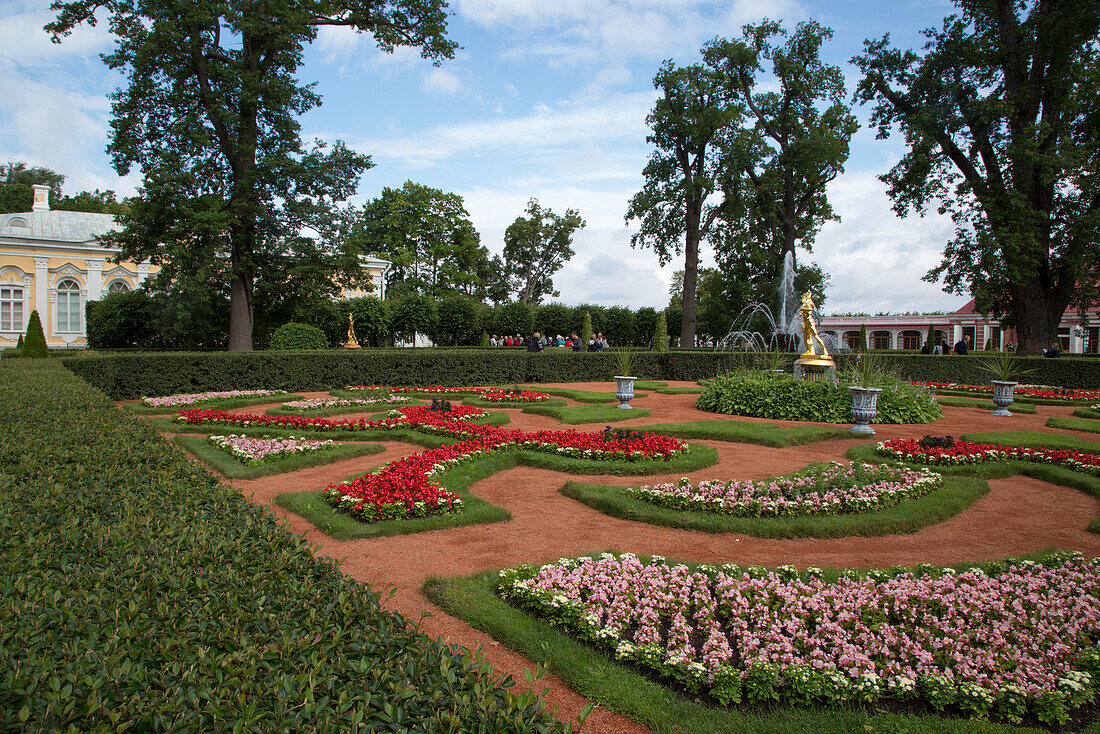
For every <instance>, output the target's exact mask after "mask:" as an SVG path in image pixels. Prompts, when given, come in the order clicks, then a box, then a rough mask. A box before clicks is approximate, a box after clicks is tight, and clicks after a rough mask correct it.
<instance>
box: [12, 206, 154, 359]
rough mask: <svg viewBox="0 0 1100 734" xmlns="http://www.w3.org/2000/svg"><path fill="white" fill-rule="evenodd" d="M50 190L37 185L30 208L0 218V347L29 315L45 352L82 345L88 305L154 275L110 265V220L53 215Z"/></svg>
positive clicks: (150, 269) (146, 267)
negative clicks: (106, 240) (36, 321)
mask: <svg viewBox="0 0 1100 734" xmlns="http://www.w3.org/2000/svg"><path fill="white" fill-rule="evenodd" d="M48 192H49V189H48V188H47V187H44V186H42V187H39V186H36V187H35V200H34V209H33V211H30V212H25V213H18V214H2V215H0V348H4V347H9V346H14V345H15V343H16V342H17V341H18V339H19V336H20V335H21V334H24V333H25V332H26V330H27V322H28V321H29V319H30V315H31V312H32V311H38V316H39V318H40V319H41V321H42V329H43V331H44V332H45V334H46V343H47V344H48V345H49V346H50V347H54V348H66V347H69V348H80V347H85V346H87V335H86V334H87V332H86V329H85V323H84V307H85V306H86V305H87V303H88V302H89V301H96V300H99V299H100V298H102V297H103V296H105V295H107V294H108V293H110V292H114V291H119V290H133V289H135V288H138V287H140V286H141V285H142V284H143V283H144V282H145V279H146V278H148V277H149V276H150V275H152V274H154V273H156V271H157V268H156V266H152V265H150V264H149V263H134V262H122V263H114V262H111V258H113V257H115V256H116V255H117V254H118V250H117V249H112V248H106V247H102V246H101V245H99V244H98V239H99V237H101V236H102V235H104V234H106V233H107V232H109V231H111V230H113V229H115V228H116V227H117V223H116V222H115V219H114V217H112V216H111V215H109V214H90V213H87V212H64V211H51V210H50V208H49V200H48Z"/></svg>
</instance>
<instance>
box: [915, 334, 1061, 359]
mask: <svg viewBox="0 0 1100 734" xmlns="http://www.w3.org/2000/svg"><path fill="white" fill-rule="evenodd" d="M1005 351H1006V352H1015V351H1016V345H1015V344H1006V345H1005ZM920 353H921V354H958V355H960V356H964V357H965V356H966V355H967V354H969V353H970V337H969V336H964V337H963V338H962V339H959V340H958V341H957V342H955V347H954V351H952V348H951V347H950V346H948V344H947V340H946V339H940V341H939V342H938V343H936V344H934V345H933V344H931V343H930V342H925V343H924V346H923V347H921V350H920ZM1043 356H1044V357H1061V356H1062V350H1061V349H1060V348H1059V346H1058V342H1055V343H1053V344H1051V345H1050V348H1049V349H1044V350H1043Z"/></svg>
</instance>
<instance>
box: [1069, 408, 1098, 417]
mask: <svg viewBox="0 0 1100 734" xmlns="http://www.w3.org/2000/svg"><path fill="white" fill-rule="evenodd" d="M1073 414H1074V415H1075V416H1078V417H1079V418H1100V410H1096V409H1095V408H1078V409H1077V410H1075V411H1073Z"/></svg>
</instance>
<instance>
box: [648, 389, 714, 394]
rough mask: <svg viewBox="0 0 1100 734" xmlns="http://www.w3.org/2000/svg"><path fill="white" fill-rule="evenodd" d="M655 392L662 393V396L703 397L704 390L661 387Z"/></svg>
mask: <svg viewBox="0 0 1100 734" xmlns="http://www.w3.org/2000/svg"><path fill="white" fill-rule="evenodd" d="M653 392H656V393H660V394H661V395H702V394H703V388H701V387H661V388H657V389H656V390H654V391H653Z"/></svg>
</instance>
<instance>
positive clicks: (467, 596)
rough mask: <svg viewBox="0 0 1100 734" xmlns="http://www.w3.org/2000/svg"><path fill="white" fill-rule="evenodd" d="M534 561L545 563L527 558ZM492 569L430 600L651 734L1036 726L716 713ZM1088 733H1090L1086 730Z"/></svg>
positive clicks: (432, 584) (919, 731) (1002, 731)
mask: <svg viewBox="0 0 1100 734" xmlns="http://www.w3.org/2000/svg"><path fill="white" fill-rule="evenodd" d="M532 560H533V561H535V562H539V561H542V560H549V559H532ZM496 579H497V572H496V571H487V572H485V573H481V574H477V575H476V576H469V577H465V578H454V579H439V578H430V579H428V580H427V582H426V583H425V585H424V591H425V593H426V594H427V596H428V598H429V599H431V600H432V601H433V602H435V603H436V604H438V605H439V606H440V607H442V608H443V610H444V611H446V612H447V613H448V614H452V615H454V616H456V617H458V618H460V619H462V620H463V621H465V622H466V623H468V624H470V625H471V626H473V627H474V628H476V629H479V630H481V631H483V632H485V633H487V634H489V635H491V636H492V637H493V638H494V639H496V640H498V641H500V642H501V643H503V644H504V645H506V646H507V647H508V648H510V649H512V650H515V651H516V652H519V653H520V654H522V655H524V656H525V657H527V658H528V659H530V660H531V661H532V662H535V663H539V664H545V665H547V666H549V669H550V671H551V672H553V673H554V674H555V675H558V676H560V677H561V678H562V680H564V681H565V683H566V684H567V685H568V686H569V687H570V688H572V689H574V690H576V691H577V692H579V693H580V694H582V695H584V696H586V697H588V698H590V699H592V700H593V701H595V702H596V703H598V704H599V705H601V706H603V707H605V708H607V709H610V710H611V711H615V712H617V713H620V714H623V715H624V716H628V717H630V718H631V719H633V720H634V721H637V722H639V723H641V724H644V725H645V726H648V727H650V728H651V729H653V731H655V732H660V733H662V734H664V733H669V734H671V733H674V732H675V733H682V732H707V733H708V734H710V733H717V734H790V732H807V733H808V732H813V733H814V734H852V733H853V732H881V733H883V734H942V733H943V732H948V731H950V732H953V733H958V734H995V733H996V734H1009V733H1011V734H1022V732H1036V734H1037V733H1038V732H1039V731H1040V730H1037V729H1023V728H1018V727H1011V726H1004V725H1000V724H994V723H991V722H988V721H973V720H966V719H946V718H943V717H939V716H934V715H930V714H925V715H911V714H908V715H902V714H893V713H877V712H876V713H869V712H867V711H865V710H864V709H862V708H859V707H858V706H855V705H846V706H835V707H823V706H822V707H812V708H810V707H799V706H790V705H782V706H769V707H763V708H756V709H746V710H740V709H733V708H719V707H715V706H711V705H708V704H705V703H701V702H699V701H698V699H696V698H695V697H685V696H681V695H679V694H678V693H676V692H675V691H673V690H672V689H671V688H669V687H668V686H665V685H662V684H660V683H657V682H655V681H653V680H651V679H649V678H647V677H646V676H644V675H642V674H640V673H638V672H636V671H635V670H633V669H632V668H629V667H627V666H625V665H621V664H619V663H617V662H615V661H614V660H612V659H611V658H610V657H609V656H608V655H607V653H605V652H604V651H603V650H599V649H597V648H595V647H593V646H591V645H588V644H586V643H584V642H581V641H578V640H576V639H574V638H572V637H570V636H569V635H568V634H566V633H565V632H563V631H561V630H560V629H558V628H556V627H553V626H551V625H549V624H547V623H546V622H543V621H541V620H539V619H537V618H535V617H534V616H532V615H529V614H527V613H525V612H523V611H520V610H519V609H516V608H515V607H513V606H511V605H509V604H506V603H505V602H503V601H501V600H500V598H499V597H497V595H496V593H495V586H496ZM1088 731H1092V732H1095V731H1096V727H1095V726H1090V727H1089V728H1088Z"/></svg>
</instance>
